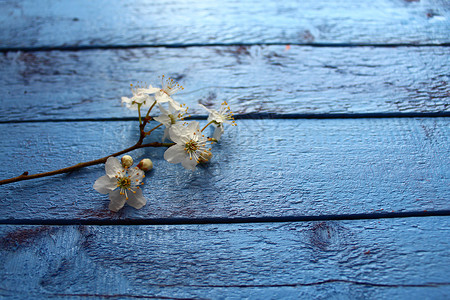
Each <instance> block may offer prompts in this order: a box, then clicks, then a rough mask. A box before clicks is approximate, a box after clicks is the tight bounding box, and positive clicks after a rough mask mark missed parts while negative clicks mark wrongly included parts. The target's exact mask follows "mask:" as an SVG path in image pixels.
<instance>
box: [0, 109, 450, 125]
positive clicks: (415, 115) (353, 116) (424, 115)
mask: <svg viewBox="0 0 450 300" xmlns="http://www.w3.org/2000/svg"><path fill="white" fill-rule="evenodd" d="M442 117H450V111H442V112H432V113H430V112H424V113H421V112H412V113H327V114H276V113H251V114H240V115H234V119H236V120H263V119H268V120H285V119H389V118H442ZM207 118H208V116H206V115H194V116H191V117H187V118H185V120H206V119H207ZM138 120H139V119H138V118H135V117H123V118H73V119H41V120H22V121H16V120H6V121H0V124H18V123H58V122H116V121H138Z"/></svg>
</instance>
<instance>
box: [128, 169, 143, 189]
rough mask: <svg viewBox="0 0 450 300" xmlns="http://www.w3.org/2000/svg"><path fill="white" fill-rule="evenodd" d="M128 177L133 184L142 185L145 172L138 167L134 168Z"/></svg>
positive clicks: (130, 170) (129, 171)
mask: <svg viewBox="0 0 450 300" xmlns="http://www.w3.org/2000/svg"><path fill="white" fill-rule="evenodd" d="M128 176H129V177H130V180H131V184H132V185H133V186H136V185H139V184H140V183H141V181H142V179H144V171H142V170H141V169H139V168H138V167H134V168H131V169H129V170H128Z"/></svg>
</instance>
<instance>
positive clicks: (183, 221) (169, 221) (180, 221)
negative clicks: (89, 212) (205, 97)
mask: <svg viewBox="0 0 450 300" xmlns="http://www.w3.org/2000/svg"><path fill="white" fill-rule="evenodd" d="M445 216H450V210H437V211H413V212H386V213H383V212H377V213H362V214H343V215H320V216H281V217H269V216H266V217H264V216H262V217H242V218H195V219H191V218H155V219H109V220H98V219H0V225H58V226H59V225H126V226H128V225H193V224H196V225H198V224H250V223H252V224H253V223H288V222H289V223H292V222H311V221H344V220H373V219H393V218H413V217H445Z"/></svg>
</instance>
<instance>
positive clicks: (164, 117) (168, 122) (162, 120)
mask: <svg viewBox="0 0 450 300" xmlns="http://www.w3.org/2000/svg"><path fill="white" fill-rule="evenodd" d="M153 119H154V120H155V121H156V122H159V123H161V124H163V125H165V126H166V127H169V126H170V125H171V124H172V122H171V120H170V118H169V116H167V115H164V114H162V115H160V116H159V117H154V118H153Z"/></svg>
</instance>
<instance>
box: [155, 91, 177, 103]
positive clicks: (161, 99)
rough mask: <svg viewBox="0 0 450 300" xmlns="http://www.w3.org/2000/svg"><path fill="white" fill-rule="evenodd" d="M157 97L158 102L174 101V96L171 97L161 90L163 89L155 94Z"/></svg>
mask: <svg viewBox="0 0 450 300" xmlns="http://www.w3.org/2000/svg"><path fill="white" fill-rule="evenodd" d="M155 99H156V101H157V102H158V103H164V102H168V101H173V99H172V98H170V97H169V96H168V95H167V94H166V93H164V92H161V91H160V92H159V93H156V94H155Z"/></svg>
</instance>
